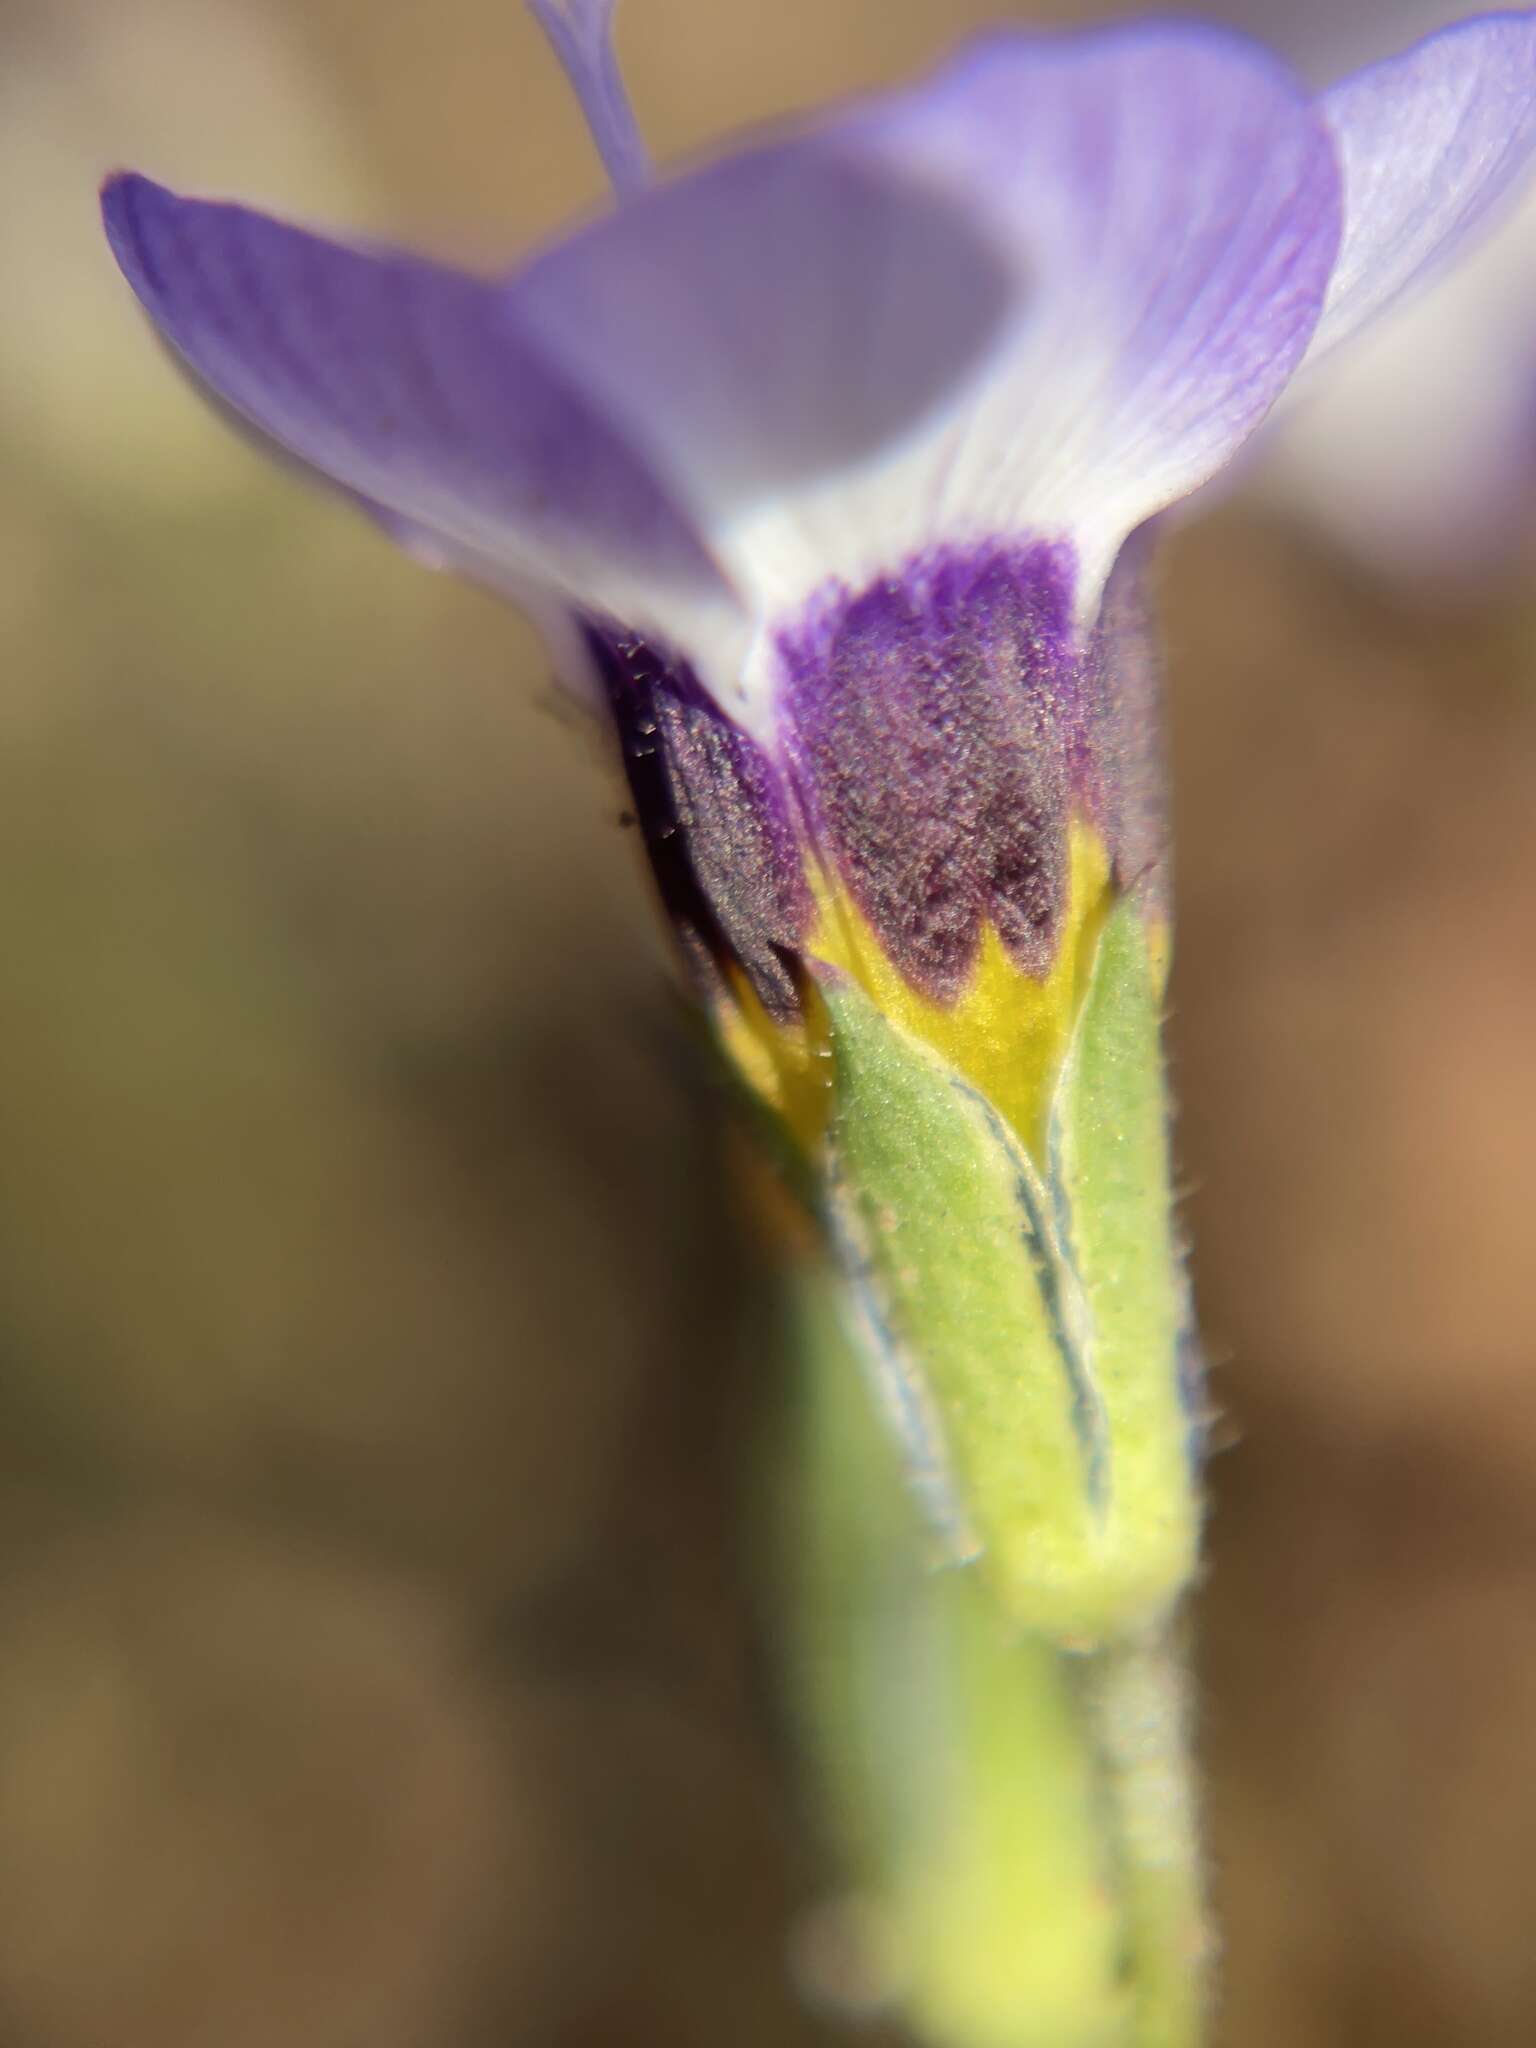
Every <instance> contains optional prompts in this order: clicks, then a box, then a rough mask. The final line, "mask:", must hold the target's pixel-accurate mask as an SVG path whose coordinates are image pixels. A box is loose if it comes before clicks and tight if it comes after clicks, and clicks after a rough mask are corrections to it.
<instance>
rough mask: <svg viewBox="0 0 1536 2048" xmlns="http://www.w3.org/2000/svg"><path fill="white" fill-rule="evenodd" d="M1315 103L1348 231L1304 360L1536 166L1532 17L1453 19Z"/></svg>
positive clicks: (1354, 325) (1402, 283) (1420, 270)
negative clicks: (1332, 151)
mask: <svg viewBox="0 0 1536 2048" xmlns="http://www.w3.org/2000/svg"><path fill="white" fill-rule="evenodd" d="M1319 104H1320V106H1321V108H1322V111H1323V113H1324V114H1325V116H1326V118H1327V120H1328V123H1329V125H1330V127H1331V128H1332V130H1333V132H1334V135H1335V137H1336V139H1337V143H1338V149H1339V156H1340V160H1341V163H1342V166H1343V171H1344V193H1345V229H1344V242H1343V246H1342V248H1341V249H1340V252H1339V261H1338V265H1337V267H1336V269H1335V271H1334V276H1333V282H1332V284H1331V286H1330V288H1329V292H1328V301H1327V305H1326V307H1325V309H1324V313H1323V318H1322V320H1321V321H1320V323H1319V325H1318V330H1317V334H1316V336H1315V337H1314V340H1313V346H1312V351H1311V355H1312V358H1313V359H1315V358H1316V357H1318V356H1320V355H1323V354H1326V353H1327V352H1328V351H1329V350H1330V349H1333V348H1336V347H1337V346H1338V345H1339V343H1340V342H1342V341H1346V340H1348V338H1349V336H1350V335H1352V334H1354V333H1355V332H1357V331H1358V329H1359V328H1360V327H1362V326H1363V325H1364V324H1365V323H1366V322H1367V321H1368V320H1370V319H1372V318H1373V317H1374V316H1375V315H1376V314H1377V313H1379V312H1380V311H1381V310H1382V308H1383V307H1385V306H1387V305H1389V304H1390V303H1391V302H1392V301H1393V300H1394V299H1396V298H1397V297H1399V295H1400V294H1401V293H1403V292H1404V291H1406V290H1407V289H1408V288H1409V287H1410V286H1412V285H1414V284H1416V283H1417V282H1419V281H1420V280H1421V279H1422V278H1423V277H1424V276H1425V274H1426V273H1427V272H1429V271H1432V270H1433V269H1434V268H1436V267H1438V266H1439V265H1440V264H1441V263H1442V262H1444V261H1445V259H1446V258H1447V257H1448V256H1449V255H1450V254H1451V253H1452V252H1453V251H1454V250H1455V248H1456V247H1457V246H1458V244H1459V243H1460V242H1461V241H1462V240H1463V239H1464V237H1465V236H1467V235H1468V234H1469V233H1471V232H1472V231H1473V230H1474V229H1475V228H1476V227H1477V226H1478V224H1479V223H1480V222H1481V221H1482V220H1483V219H1484V217H1485V216H1486V215H1487V213H1488V212H1489V210H1490V209H1491V208H1492V207H1493V206H1495V205H1496V204H1497V202H1498V201H1499V200H1500V199H1501V198H1502V197H1503V196H1504V195H1505V194H1506V193H1507V192H1508V190H1509V188H1510V186H1511V185H1512V184H1513V183H1514V181H1515V180H1516V179H1517V178H1518V177H1519V175H1520V173H1521V172H1522V171H1524V170H1526V169H1527V168H1528V167H1529V166H1530V165H1531V163H1532V161H1533V159H1536V14H1529V13H1525V14H1492V15H1485V16H1482V17H1481V18H1479V19H1477V20H1474V21H1464V22H1458V23H1456V24H1455V25H1453V26H1452V27H1450V28H1447V29H1443V30H1441V31H1440V33H1439V34H1438V35H1433V36H1429V37H1427V38H1426V39H1425V41H1423V42H1422V43H1418V44H1416V45H1415V46H1414V48H1412V49H1411V50H1408V51H1405V52H1404V53H1403V54H1402V55H1401V56H1398V57H1389V58H1387V59H1386V60H1385V61H1384V62H1383V63H1380V64H1373V65H1371V66H1370V67H1369V69H1367V70H1365V71H1361V72H1358V73H1356V75H1355V76H1354V77H1353V78H1347V79H1345V80H1344V81H1343V82H1342V83H1341V84H1339V85H1336V86H1334V87H1333V88H1332V89H1331V90H1330V91H1329V92H1326V93H1324V94H1323V95H1322V97H1321V100H1320V102H1319Z"/></svg>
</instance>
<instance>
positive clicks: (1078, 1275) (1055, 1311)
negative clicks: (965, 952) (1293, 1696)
mask: <svg viewBox="0 0 1536 2048" xmlns="http://www.w3.org/2000/svg"><path fill="white" fill-rule="evenodd" d="M819 988H820V995H821V999H822V1001H823V1003H824V1005H825V1008H826V1013H827V1019H828V1031H829V1036H830V1042H831V1050H832V1056H833V1059H832V1065H833V1076H834V1079H833V1100H834V1112H833V1117H832V1123H831V1128H830V1131H829V1136H828V1159H829V1193H828V1208H829V1213H830V1216H831V1221H832V1226H833V1230H834V1233H835V1235H836V1237H837V1240H838V1242H839V1245H840V1248H841V1252H842V1257H843V1264H844V1268H845V1272H846V1274H847V1276H848V1278H849V1281H850V1283H851V1287H852V1291H853V1293H854V1295H855V1297H856V1298H857V1299H859V1300H861V1301H862V1304H863V1307H864V1318H863V1319H864V1322H865V1324H866V1333H867V1335H868V1338H869V1342H868V1343H867V1345H866V1350H867V1352H868V1354H869V1356H870V1357H871V1359H872V1360H873V1362H874V1365H875V1368H876V1372H877V1377H878V1379H879V1382H880V1384H881V1387H882V1389H883V1391H884V1392H885V1394H886V1397H887V1400H888V1403H889V1405H890V1406H891V1407H892V1409H893V1410H894V1412H895V1414H896V1417H897V1420H898V1423H899V1425H900V1427H901V1432H902V1435H903V1437H904V1439H905V1442H906V1446H907V1451H908V1456H909V1460H910V1462H911V1463H912V1465H913V1467H914V1470H915V1472H916V1474H917V1477H918V1481H919V1485H920V1488H921V1490H922V1491H923V1492H924V1493H925V1495H926V1496H927V1498H928V1500H929V1502H930V1505H935V1504H936V1505H937V1509H938V1519H939V1520H940V1522H941V1525H944V1526H947V1527H948V1528H949V1529H951V1530H952V1531H953V1532H955V1536H956V1540H957V1547H960V1548H963V1547H964V1546H965V1544H966V1542H967V1540H969V1541H970V1542H971V1543H973V1545H974V1547H975V1548H976V1549H977V1550H979V1552H980V1569H981V1570H982V1571H983V1572H984V1573H985V1575H986V1576H987V1577H988V1578H989V1579H990V1581H991V1583H992V1585H993V1588H994V1591H995V1592H996V1594H997V1595H998V1596H1000V1598H1001V1600H1002V1602H1003V1605H1004V1608H1005V1610H1006V1612H1007V1613H1008V1614H1009V1615H1010V1616H1011V1617H1012V1619H1013V1620H1014V1621H1015V1622H1016V1623H1017V1624H1019V1625H1020V1626H1023V1627H1028V1628H1032V1629H1037V1630H1040V1631H1042V1632H1044V1633H1046V1634H1048V1635H1050V1636H1052V1637H1054V1638H1055V1639H1056V1640H1058V1641H1061V1642H1065V1643H1069V1644H1073V1645H1081V1646H1087V1645H1091V1644H1096V1643H1099V1642H1103V1641H1106V1640H1109V1639H1111V1638H1113V1637H1115V1636H1117V1635H1120V1634H1123V1633H1125V1632H1127V1631H1130V1630H1133V1629H1137V1628H1140V1627H1143V1626H1145V1625H1146V1624H1147V1623H1148V1622H1149V1621H1151V1620H1153V1619H1154V1618H1155V1617H1156V1616H1157V1615H1158V1614H1159V1613H1160V1612H1162V1611H1163V1610H1164V1609H1165V1608H1166V1607H1167V1606H1168V1605H1169V1604H1170V1603H1171V1602H1172V1600H1173V1599H1174V1598H1175V1597H1176V1596H1177V1594H1178V1592H1179V1591H1180V1589H1181V1588H1182V1586H1183V1585H1184V1584H1185V1583H1186V1581H1187V1579H1188V1577H1189V1575H1190V1573H1191V1571H1192V1569H1193V1564H1194V1555H1195V1544H1196V1539H1197V1529H1198V1515H1197V1511H1196V1504H1195V1497H1194V1489H1193V1484H1192V1479H1191V1474H1190V1469H1189V1463H1188V1458H1187V1452H1186V1436H1187V1430H1186V1423H1185V1418H1184V1415H1183V1411H1182V1405H1181V1402H1180V1396H1179V1386H1178V1363H1177V1360H1178V1343H1179V1336H1180V1328H1181V1302H1182V1295H1181V1280H1180V1276H1179V1271H1178V1267H1177V1263H1176V1258H1175V1250H1174V1244H1173V1238H1172V1230H1171V1222H1170V1216H1169V1193H1168V1162H1167V1139H1166V1116H1165V1107H1164V1096H1163V1081H1162V1066H1161V1059H1160V1053H1159V1044H1158V1015H1157V999H1156V992H1155V988H1154V983H1153V977H1152V973H1151V968H1150V962H1149V959H1148V954H1147V943H1146V936H1145V931H1144V927H1143V925H1142V921H1141V918H1140V916H1139V914H1138V912H1137V910H1136V908H1135V906H1134V905H1133V904H1132V903H1131V902H1129V901H1128V900H1127V901H1122V902H1121V903H1120V904H1118V905H1117V906H1116V907H1115V909H1114V910H1113V911H1112V912H1111V914H1110V916H1109V917H1108V919H1107V920H1106V923H1105V927H1104V930H1103V932H1102V934H1101V937H1100V940H1099V943H1098V947H1097V949H1096V954H1095V959H1094V964H1093V968H1092V972H1091V975H1090V978H1089V985H1088V988H1087V991H1086V994H1085V997H1084V1001H1083V1005H1082V1010H1081V1014H1080V1016H1079V1019H1078V1022H1077V1025H1076V1027H1075V1029H1074V1035H1073V1039H1072V1043H1071V1047H1070V1050H1069V1053H1068V1057H1067V1059H1066V1061H1065V1064H1064V1067H1063V1071H1062V1074H1061V1076H1060V1078H1059V1081H1058V1084H1057V1087H1056V1090H1055V1092H1054V1095H1053V1099H1052V1108H1051V1115H1050V1120H1049V1131H1050V1135H1049V1143H1048V1157H1047V1161H1046V1167H1047V1172H1046V1173H1045V1174H1042V1173H1041V1172H1040V1170H1039V1169H1038V1168H1037V1166H1036V1164H1035V1162H1033V1161H1032V1160H1031V1159H1030V1158H1029V1156H1028V1155H1027V1154H1026V1153H1025V1151H1024V1149H1023V1147H1022V1145H1021V1144H1020V1143H1019V1140H1018V1138H1017V1136H1016V1135H1015V1133H1013V1132H1012V1131H1011V1130H1010V1129H1009V1128H1008V1126H1007V1125H1006V1124H1005V1123H1004V1122H1003V1121H1002V1119H1001V1118H1000V1117H999V1116H998V1115H997V1113H996V1112H995V1111H994V1110H993V1109H992V1107H991V1106H990V1104H988V1103H987V1102H986V1101H985V1100H984V1099H983V1098H982V1097H980V1096H979V1095H978V1094H977V1093H976V1091H975V1090H974V1089H973V1088H972V1087H971V1086H970V1085H969V1083H967V1082H966V1081H965V1080H964V1079H963V1077H962V1076H960V1075H959V1074H958V1073H957V1072H956V1071H955V1070H954V1069H953V1068H951V1067H949V1066H948V1065H947V1064H946V1063H945V1062H943V1061H942V1060H940V1059H939V1058H938V1057H937V1056H936V1055H935V1054H934V1053H933V1052H932V1051H931V1050H930V1049H929V1048H928V1047H927V1046H926V1045H924V1044H922V1043H920V1042H919V1041H918V1040H916V1039H915V1038H913V1037H912V1036H911V1035H910V1034H908V1033H907V1032H905V1031H904V1030H903V1029H901V1027H899V1026H898V1025H896V1024H894V1023H893V1022H891V1020H890V1019H888V1018H887V1017H885V1016H884V1015H883V1014H882V1013H881V1012H880V1011H879V1010H878V1009H877V1008H876V1007H875V1006H874V1005H873V1004H872V1003H871V1002H870V1000H869V998H868V997H867V996H866V995H864V994H863V993H862V991H860V990H859V989H858V988H857V987H855V986H854V985H853V984H852V983H851V982H849V981H847V980H846V979H844V978H842V977H840V976H832V975H828V976H825V977H823V978H822V979H821V981H820V983H819Z"/></svg>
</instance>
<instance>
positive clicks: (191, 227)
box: [102, 174, 729, 626]
mask: <svg viewBox="0 0 1536 2048" xmlns="http://www.w3.org/2000/svg"><path fill="white" fill-rule="evenodd" d="M102 208H103V215H104V218H105V221H106V227H107V234H108V237H109V239H110V241H111V244H112V247H113V250H114V253H115V254H116V256H117V259H118V262H119V263H120V265H121V266H122V269H123V272H124V274H125V276H126V277H127V279H128V281H129V283H130V284H131V285H132V286H133V288H134V290H135V292H136V293H137V294H138V296H139V298H140V300H141V301H142V303H143V305H144V307H145V309H146V311H147V312H148V313H149V315H150V317H151V318H152V319H153V321H154V322H155V324H156V326H157V327H158V329H159V331H160V333H161V335H162V336H163V337H164V339H165V340H166V341H167V342H168V343H169V344H170V345H171V347H172V349H173V350H174V351H175V352H176V354H177V355H178V356H179V357H180V358H181V359H182V361H183V362H184V363H185V365H186V366H187V367H188V368H189V369H190V370H191V371H192V372H193V374H194V375H195V377H196V378H197V380H198V381H199V382H200V383H201V384H202V385H204V386H205V387H206V388H207V390H208V391H209V392H210V393H211V394H212V396H213V397H214V399H215V400H216V401H217V402H218V403H219V404H220V405H221V406H222V407H223V408H225V409H227V410H229V411H231V412H232V413H233V414H234V415H235V416H236V417H237V418H238V420H240V421H241V422H243V423H244V424H246V425H247V426H249V427H251V428H254V429H255V430H256V431H257V432H258V434H259V435H260V436H261V437H262V438H264V439H267V440H270V441H271V442H272V443H275V444H276V446H277V447H278V449H279V450H281V451H282V452H284V453H285V454H287V455H288V456H289V457H291V458H292V459H294V460H295V461H297V462H299V463H300V464H302V465H304V466H305V467H307V468H310V469H312V470H315V471H318V472H320V473H321V474H322V475H323V476H324V477H327V478H329V479H330V480H331V481H332V482H334V483H336V484H338V485H340V486H341V487H342V488H343V489H344V490H345V491H347V492H348V493H349V494H350V495H352V496H353V497H356V498H361V499H363V500H365V501H367V502H368V504H369V506H370V508H371V509H377V510H378V511H379V513H380V514H381V515H382V516H383V517H384V518H385V520H386V523H387V524H389V525H391V527H392V529H393V530H395V531H404V532H407V533H409V534H410V536H411V537H412V538H413V539H414V540H415V541H416V542H417V543H418V545H420V546H422V547H424V548H427V549H429V550H430V549H432V548H436V549H437V550H438V551H439V552H440V553H441V554H442V555H443V556H444V557H445V558H447V559H449V560H452V561H454V562H456V563H463V564H464V565H466V566H469V567H471V568H472V569H474V570H476V571H477V572H479V573H482V574H487V573H498V574H503V575H505V576H506V577H507V578H508V579H510V580H512V581H513V582H518V583H527V582H532V583H534V584H536V585H542V586H545V587H547V588H553V589H554V590H556V591H559V592H561V593H563V594H567V595H569V596H570V597H571V598H572V599H573V600H577V601H580V602H581V603H583V604H584V605H585V606H587V607H588V608H593V607H599V608H601V607H609V608H611V609H612V610H613V611H614V613H615V615H616V616H618V617H620V618H623V619H625V620H626V621H627V622H629V623H641V622H646V621H649V620H652V619H654V618H655V616H656V613H657V609H658V607H657V593H658V591H660V592H663V593H667V594H669V595H670V596H671V598H672V603H671V605H670V606H664V607H663V608H664V609H666V610H667V613H668V617H667V624H668V625H669V626H672V625H675V624H676V621H677V617H678V615H679V614H681V613H687V612H689V611H690V610H691V611H694V612H698V611H711V612H720V613H723V612H726V611H727V610H728V609H729V600H728V596H727V594H726V593H725V591H724V586H723V585H722V583H721V580H720V577H719V573H718V571H717V570H716V569H715V567H714V565H713V563H712V562H711V561H710V559H709V557H708V555H707V554H706V552H705V549H704V547H703V544H702V542H701V541H700V539H699V537H698V535H697V532H696V530H695V529H694V528H693V526H692V525H691V524H690V522H689V521H688V519H687V518H686V516H685V515H684V514H682V513H681V512H680V511H679V509H678V508H677V506H676V505H675V504H674V503H673V502H672V500H671V499H670V498H669V497H668V495H667V493H666V491H665V490H664V488H663V487H662V486H661V485H660V484H659V483H658V481H657V479H656V477H655V475H654V474H653V472H652V471H651V470H649V469H648V468H647V467H646V465H645V464H644V462H643V461H641V460H640V459H639V458H638V457H637V456H636V454H635V452H634V451H633V449H632V448H631V447H630V446H628V445H627V444H626V442H625V440H624V439H623V437H622V436H621V435H620V434H619V433H617V432H616V431H615V430H614V428H613V427H612V425H611V424H610V423H609V422H608V421H607V420H606V419H605V418H604V417H603V415H602V414H601V412H600V411H599V410H598V409H597V408H596V407H595V406H594V405H593V404H592V403H591V401H590V400H589V399H588V398H587V397H586V396H585V395H584V394H583V393H582V392H581V391H580V390H579V389H578V388H577V387H576V386H575V385H573V384H572V383H571V382H570V381H568V379H567V378H566V377H565V376H564V375H563V374H562V373H561V372H560V370H558V369H557V368H556V367H555V366H554V365H553V364H551V363H550V362H549V361H548V360H547V359H546V358H545V357H544V356H543V355H542V354H541V353H540V351H539V349H538V348H537V346H536V345H534V344H533V343H531V342H530V341H529V339H528V338H527V337H526V336H525V335H523V334H521V333H519V332H518V330H517V328H516V326H515V324H514V321H513V318H512V315H511V312H510V310H509V307H508V304H507V298H506V293H505V289H504V288H503V287H501V286H499V285H495V284H489V283H485V282H483V281H481V280H479V279H476V278H473V277H469V276H467V275H464V274H462V273H459V272H456V271H453V270H450V269H447V268H444V267H441V266H438V265H435V264H431V263H426V262H422V261H420V260H418V259H417V258H414V257H411V256H407V255H402V254H399V253H396V252H393V251H388V250H367V249H363V248H356V247H348V246H345V245H342V244H340V243H335V242H330V241H327V240H325V239H323V238H322V237H320V236H317V235H313V234H309V233H307V232H305V231H304V230H302V229H299V228H295V227H289V226H287V225H285V224H283V223H282V222H279V221H275V220H271V219H269V218H267V217H266V216H265V215H263V214H259V213H254V212H251V211H250V210H248V209H247V208H244V207H239V206H229V205H222V204H213V203H209V202H205V201H200V200H190V199H181V198H178V197H177V196H176V195H175V194H173V193H171V192H168V191H166V190H165V189H164V188H163V187H161V186H159V185H156V184H153V183H152V182H151V181H150V180H149V179H147V178H142V177H138V176H135V175H132V174H129V175H125V176H121V177H118V178H115V179H113V180H111V181H110V182H109V183H108V185H107V187H106V188H105V191H104V193H103V198H102Z"/></svg>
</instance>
